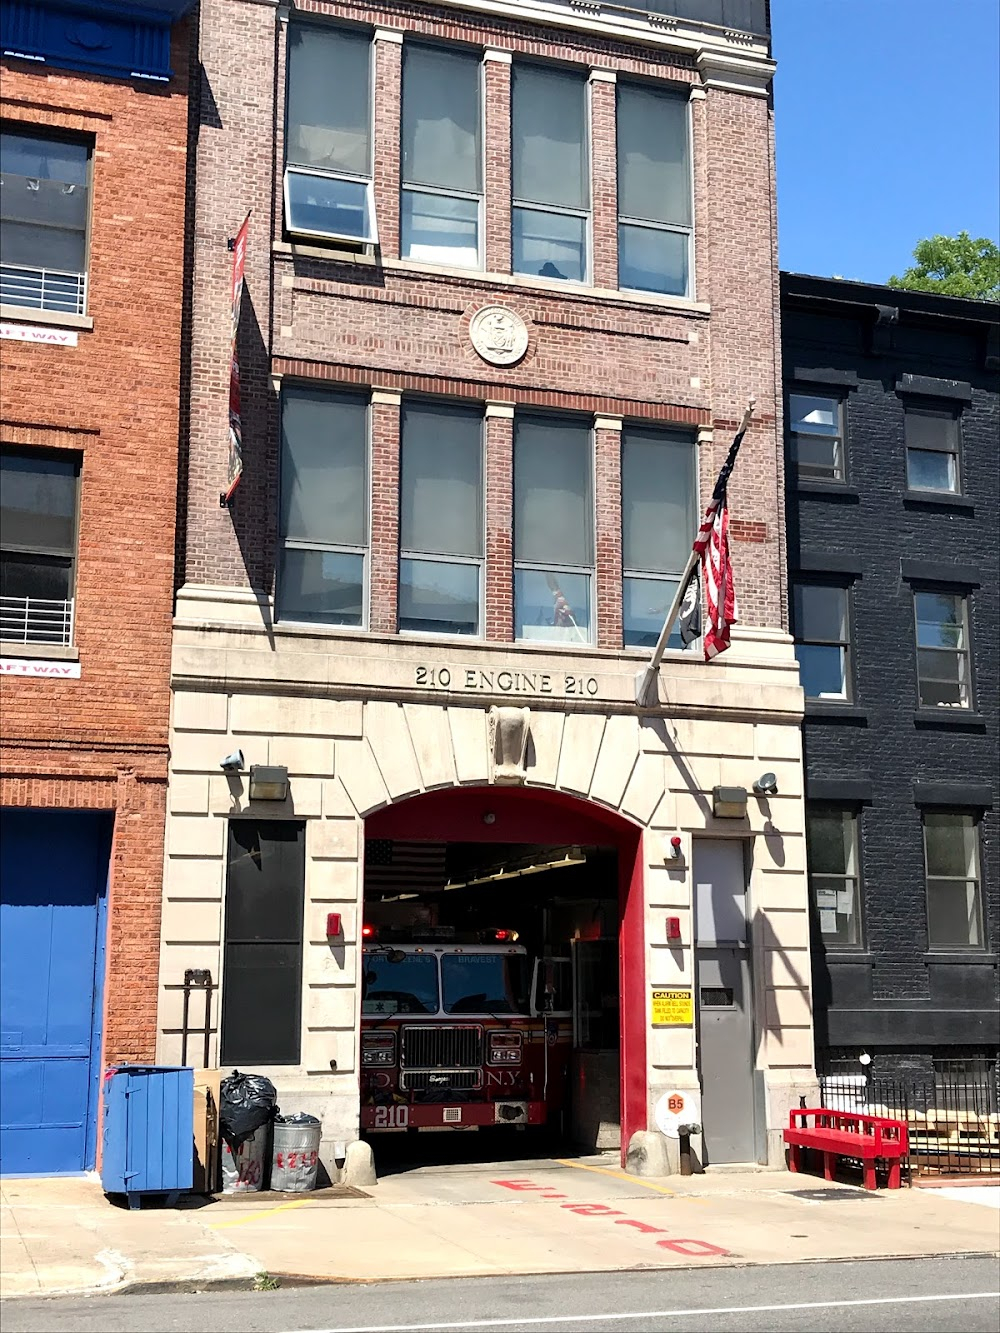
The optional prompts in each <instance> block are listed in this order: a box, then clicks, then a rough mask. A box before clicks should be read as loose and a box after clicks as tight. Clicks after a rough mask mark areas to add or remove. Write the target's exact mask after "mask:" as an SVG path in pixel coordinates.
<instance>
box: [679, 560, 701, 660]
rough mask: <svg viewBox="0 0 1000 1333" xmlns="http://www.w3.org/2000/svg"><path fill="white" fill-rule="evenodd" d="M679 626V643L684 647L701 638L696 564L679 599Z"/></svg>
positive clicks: (698, 581)
mask: <svg viewBox="0 0 1000 1333" xmlns="http://www.w3.org/2000/svg"><path fill="white" fill-rule="evenodd" d="M679 627H680V635H681V643H682V644H683V645H684V647H685V648H686V647H687V646H688V644H689V643H694V641H695V639H699V638H701V583H700V580H699V578H698V567H697V565H696V566H695V568H694V570H693V572H692V574H691V577H690V578H689V579H688V585H687V587H686V588H685V589H684V598H683V600H682V601H681V609H680V613H679Z"/></svg>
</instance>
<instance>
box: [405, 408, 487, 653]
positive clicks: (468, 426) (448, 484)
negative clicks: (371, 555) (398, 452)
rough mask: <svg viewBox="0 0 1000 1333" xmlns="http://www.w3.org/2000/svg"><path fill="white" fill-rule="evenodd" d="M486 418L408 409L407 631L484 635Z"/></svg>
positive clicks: (448, 410)
mask: <svg viewBox="0 0 1000 1333" xmlns="http://www.w3.org/2000/svg"><path fill="white" fill-rule="evenodd" d="M482 420H483V419H482V413H481V412H477V411H475V410H470V409H468V408H458V407H435V406H425V405H423V404H407V405H406V406H405V407H404V409H403V438H402V485H401V496H400V514H399V540H400V561H399V628H400V629H402V630H424V631H430V632H432V633H437V634H479V633H480V628H481V626H480V619H481V618H480V605H481V600H482V598H481V588H482V566H483V501H482V471H483V466H482V460H483V444H482Z"/></svg>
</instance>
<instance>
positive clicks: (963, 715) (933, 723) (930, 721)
mask: <svg viewBox="0 0 1000 1333" xmlns="http://www.w3.org/2000/svg"><path fill="white" fill-rule="evenodd" d="M913 724H914V726H917V727H927V728H931V729H933V728H935V727H941V728H942V729H947V728H951V729H953V730H954V729H957V730H958V731H985V730H986V719H985V717H983V715H982V713H974V712H973V711H972V710H971V709H967V708H955V709H951V708H917V709H916V710H915V711H914V714H913Z"/></svg>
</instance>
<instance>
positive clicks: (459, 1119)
mask: <svg viewBox="0 0 1000 1333" xmlns="http://www.w3.org/2000/svg"><path fill="white" fill-rule="evenodd" d="M545 1121H546V1114H545V1103H544V1102H540V1101H538V1102H519V1101H509V1102H462V1103H460V1104H457V1105H454V1106H449V1105H447V1104H446V1103H434V1104H432V1105H426V1104H425V1105H418V1106H406V1105H403V1104H396V1105H391V1106H362V1108H361V1128H362V1129H364V1130H372V1131H378V1130H385V1131H390V1130H401V1129H479V1128H482V1127H483V1126H486V1125H507V1126H515V1127H516V1126H518V1125H544V1124H545Z"/></svg>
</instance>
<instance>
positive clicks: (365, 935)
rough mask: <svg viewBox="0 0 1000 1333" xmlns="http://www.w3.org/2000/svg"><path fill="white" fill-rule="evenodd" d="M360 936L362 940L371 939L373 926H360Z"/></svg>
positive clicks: (373, 933)
mask: <svg viewBox="0 0 1000 1333" xmlns="http://www.w3.org/2000/svg"><path fill="white" fill-rule="evenodd" d="M361 938H362V939H363V940H373V939H374V938H375V927H374V926H367V925H365V926H362V927H361Z"/></svg>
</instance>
